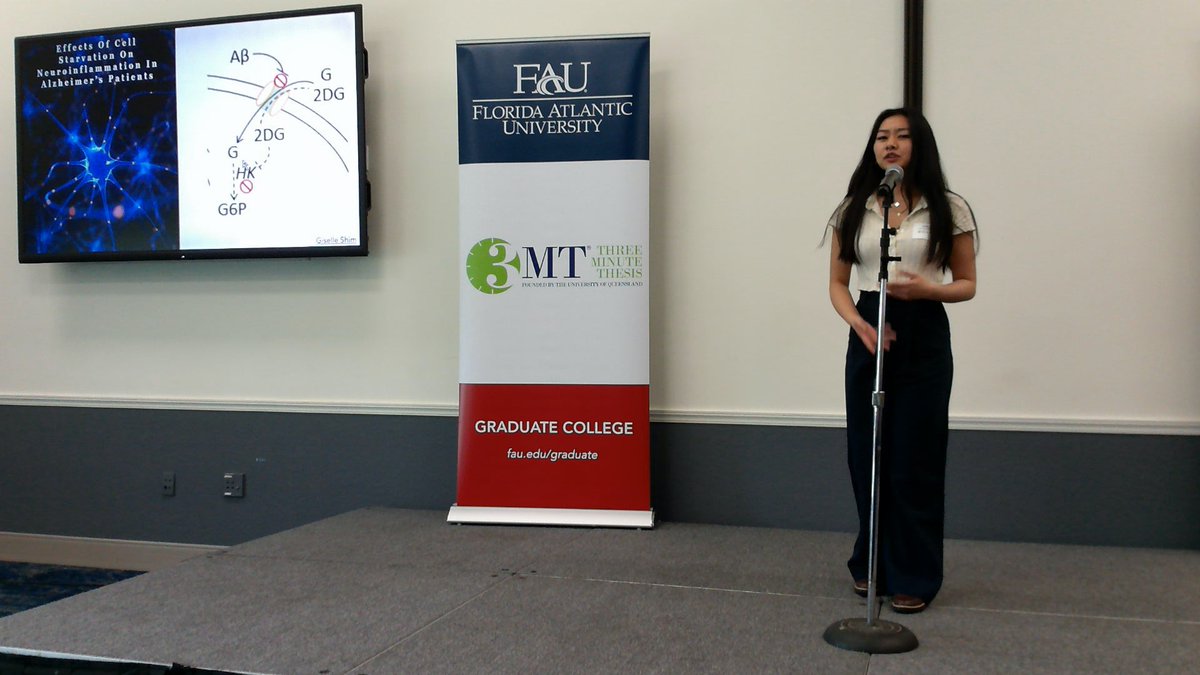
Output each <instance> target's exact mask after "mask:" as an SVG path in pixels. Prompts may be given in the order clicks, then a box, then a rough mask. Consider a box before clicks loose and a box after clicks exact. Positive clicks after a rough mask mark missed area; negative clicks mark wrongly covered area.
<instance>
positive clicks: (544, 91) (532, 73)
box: [513, 61, 592, 96]
mask: <svg viewBox="0 0 1200 675" xmlns="http://www.w3.org/2000/svg"><path fill="white" fill-rule="evenodd" d="M591 64H592V62H591V61H580V62H579V63H560V64H558V65H559V66H561V67H562V74H561V75H560V74H559V71H556V70H555V69H554V64H552V63H547V64H541V63H517V64H514V65H513V68H514V69H515V70H516V71H517V88H516V90H515V91H513V93H514V94H525V93H528V92H526V91H525V85H526V84H532V85H533V91H534V93H538V94H541V95H542V96H555V95H557V94H568V93H569V94H578V93H579V92H581V91H586V90H587V84H588V66H590V65H591ZM572 66H578V67H577V68H576V69H575V73H574V75H572V72H571V69H572ZM581 70H582V73H580V71H581ZM577 78H578V79H580V80H581V81H580V82H575V79H577Z"/></svg>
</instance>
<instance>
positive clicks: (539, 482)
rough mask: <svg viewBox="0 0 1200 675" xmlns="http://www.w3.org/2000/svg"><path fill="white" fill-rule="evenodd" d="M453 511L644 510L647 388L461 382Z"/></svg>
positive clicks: (647, 483)
mask: <svg viewBox="0 0 1200 675" xmlns="http://www.w3.org/2000/svg"><path fill="white" fill-rule="evenodd" d="M459 401H460V408H459V418H458V419H459V427H458V438H459V447H458V500H457V504H458V506H463V507H471V506H484V507H487V506H496V505H503V506H507V507H517V508H566V509H615V510H624V511H649V509H650V472H649V470H648V469H649V466H650V387H649V385H587V384H570V385H559V384H554V385H542V384H462V385H460V387H459Z"/></svg>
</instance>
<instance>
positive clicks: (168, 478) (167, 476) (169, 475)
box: [160, 471, 175, 497]
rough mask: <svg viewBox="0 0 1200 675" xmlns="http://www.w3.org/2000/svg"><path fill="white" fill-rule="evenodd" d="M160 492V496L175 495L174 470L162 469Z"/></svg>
mask: <svg viewBox="0 0 1200 675" xmlns="http://www.w3.org/2000/svg"><path fill="white" fill-rule="evenodd" d="M160 492H161V493H162V496H164V497H174V496H175V472H174V471H164V472H163V475H162V486H161V489H160Z"/></svg>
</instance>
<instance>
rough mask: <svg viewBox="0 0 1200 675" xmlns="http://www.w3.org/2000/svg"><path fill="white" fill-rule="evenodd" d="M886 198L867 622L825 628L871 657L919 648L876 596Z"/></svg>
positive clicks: (836, 641)
mask: <svg viewBox="0 0 1200 675" xmlns="http://www.w3.org/2000/svg"><path fill="white" fill-rule="evenodd" d="M876 194H879V195H881V196H882V197H883V232H882V233H881V234H880V236H879V253H880V255H879V321H878V323H877V324H876V326H875V332H876V334H877V335H876V340H875V391H874V392H873V393H872V394H871V404H872V405H873V406H874V408H875V424H874V432H873V435H874V454H873V455H872V457H871V522H870V539H871V543H870V555H869V556H868V558H867V568H868V569H867V619H866V621H863V620H862V619H842V620H841V621H836V622H834V623H833V624H831V625H830V626H829V627H828V628H826V629H825V641H826V642H828V643H829V644H831V645H833V646H834V647H838V648H841V649H848V650H850V651H855V652H866V653H868V654H900V653H903V652H910V651H912V650H914V649H916V648H917V636H916V635H914V634H913V632H912V631H911V630H909V629H907V628H905V627H904V626H901V625H900V624H898V623H895V622H892V621H884V620H883V619H880V618H879V603H878V601H877V596H876V587H877V571H878V567H879V560H878V553H879V483H880V476H879V474H880V471H881V469H882V466H881V459H882V457H883V398H884V397H883V347H884V332H885V331H886V328H885V327H886V326H887V284H888V270H887V268H888V263H890V262H892V261H897V260H900V258H899V257H894V256H892V255H890V253H889V246H890V245H891V238H892V237H893V236H895V234H896V229H895V228H893V227H889V226H888V217H889V214H890V213H891V207H892V201H893V199H894V194H893V191H892V188H891V187H890V186H889V185H886V184H885V185H880V186H879V190H878V191H877V192H876Z"/></svg>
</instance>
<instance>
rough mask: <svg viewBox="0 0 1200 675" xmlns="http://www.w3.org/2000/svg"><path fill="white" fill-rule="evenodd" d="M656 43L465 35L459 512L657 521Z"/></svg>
mask: <svg viewBox="0 0 1200 675" xmlns="http://www.w3.org/2000/svg"><path fill="white" fill-rule="evenodd" d="M649 62H650V39H649V36H645V35H640V36H615V37H597V38H567V39H553V40H528V41H504V42H486V43H480V42H470V43H467V42H463V43H459V45H458V142H459V234H460V245H459V258H458V260H459V264H460V265H461V267H460V270H461V274H462V276H461V282H460V292H459V311H460V318H459V330H460V338H459V340H460V342H459V428H458V497H457V501H456V503H455V505H454V506H453V507H452V508H451V509H450V514H449V518H448V519H449V520H450V521H451V522H476V523H520V524H547V525H553V524H569V525H607V526H617V527H649V526H652V525H653V523H654V513H653V511H652V510H651V508H650V412H649V410H650V385H649V382H650V368H649V307H650V302H649V299H650V296H649V282H650V278H649V265H648V261H647V254H648V250H647V249H648V245H649V223H650V114H649V113H650V67H649Z"/></svg>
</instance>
